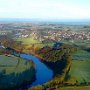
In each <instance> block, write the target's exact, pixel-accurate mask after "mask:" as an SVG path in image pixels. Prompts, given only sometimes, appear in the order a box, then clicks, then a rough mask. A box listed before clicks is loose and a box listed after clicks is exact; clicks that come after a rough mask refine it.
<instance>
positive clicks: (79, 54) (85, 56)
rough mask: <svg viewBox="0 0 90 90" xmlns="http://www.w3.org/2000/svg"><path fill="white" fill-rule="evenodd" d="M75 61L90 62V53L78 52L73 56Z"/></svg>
mask: <svg viewBox="0 0 90 90" xmlns="http://www.w3.org/2000/svg"><path fill="white" fill-rule="evenodd" d="M73 59H74V60H90V52H87V51H85V50H80V51H77V52H75V53H74V54H73Z"/></svg>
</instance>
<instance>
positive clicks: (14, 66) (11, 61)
mask: <svg viewBox="0 0 90 90" xmlns="http://www.w3.org/2000/svg"><path fill="white" fill-rule="evenodd" d="M25 63H27V64H25ZM31 66H32V65H31V63H30V62H27V61H25V60H23V59H20V58H17V57H15V56H10V57H8V56H4V55H0V72H2V71H3V70H5V73H6V74H10V73H13V72H14V73H20V72H23V71H25V70H26V69H29V68H30V67H31Z"/></svg>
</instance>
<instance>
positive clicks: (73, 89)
mask: <svg viewBox="0 0 90 90" xmlns="http://www.w3.org/2000/svg"><path fill="white" fill-rule="evenodd" d="M56 90H90V86H79V87H77V86H73V87H71V86H69V87H63V88H60V89H56Z"/></svg>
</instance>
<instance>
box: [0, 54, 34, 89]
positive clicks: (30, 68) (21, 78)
mask: <svg viewBox="0 0 90 90" xmlns="http://www.w3.org/2000/svg"><path fill="white" fill-rule="evenodd" d="M18 61H19V62H18ZM34 79H35V70H34V65H33V62H32V61H25V60H23V59H20V58H17V57H15V56H11V57H7V56H4V55H0V90H2V89H4V88H17V87H20V86H21V85H24V84H27V83H31V82H32V81H34Z"/></svg>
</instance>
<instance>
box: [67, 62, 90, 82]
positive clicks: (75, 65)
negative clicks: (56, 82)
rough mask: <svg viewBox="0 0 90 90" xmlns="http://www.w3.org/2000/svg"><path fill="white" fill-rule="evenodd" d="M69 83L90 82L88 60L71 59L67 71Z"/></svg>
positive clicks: (89, 63) (89, 64)
mask: <svg viewBox="0 0 90 90" xmlns="http://www.w3.org/2000/svg"><path fill="white" fill-rule="evenodd" d="M69 76H70V78H69V80H68V83H69V84H75V83H78V84H89V83H90V61H89V60H86V61H85V60H73V61H72V66H71V69H70V72H69Z"/></svg>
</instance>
